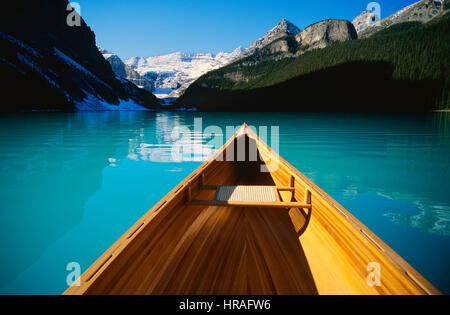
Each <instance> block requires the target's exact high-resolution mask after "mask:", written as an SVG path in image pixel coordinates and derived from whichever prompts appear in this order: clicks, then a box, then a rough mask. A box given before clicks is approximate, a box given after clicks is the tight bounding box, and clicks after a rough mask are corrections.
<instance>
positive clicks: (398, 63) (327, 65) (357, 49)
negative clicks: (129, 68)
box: [179, 14, 450, 111]
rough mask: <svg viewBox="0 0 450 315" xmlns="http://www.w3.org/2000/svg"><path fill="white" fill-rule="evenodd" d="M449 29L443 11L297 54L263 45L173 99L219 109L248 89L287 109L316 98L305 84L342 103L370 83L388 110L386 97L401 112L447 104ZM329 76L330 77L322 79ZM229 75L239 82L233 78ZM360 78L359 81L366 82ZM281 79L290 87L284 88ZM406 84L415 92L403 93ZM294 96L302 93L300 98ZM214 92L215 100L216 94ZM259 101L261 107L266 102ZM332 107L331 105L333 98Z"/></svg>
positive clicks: (449, 18)
mask: <svg viewBox="0 0 450 315" xmlns="http://www.w3.org/2000/svg"><path fill="white" fill-rule="evenodd" d="M449 30H450V15H448V14H447V15H446V16H444V17H441V18H439V19H436V20H434V21H432V22H430V23H427V24H424V25H422V24H420V23H415V22H410V23H403V24H397V25H394V26H392V27H390V28H388V29H385V30H382V31H380V32H379V33H377V34H375V35H374V36H372V37H370V38H367V39H358V40H353V41H346V42H343V43H335V44H333V45H331V46H329V47H327V48H325V49H320V50H314V51H310V52H306V53H305V54H303V55H301V56H299V57H297V58H282V59H280V58H277V56H276V55H272V56H269V55H268V52H267V50H264V49H263V50H261V51H260V52H257V53H256V54H254V55H252V56H249V57H247V58H245V59H241V60H238V61H236V62H234V63H232V64H230V65H228V66H226V67H224V68H221V69H218V70H215V71H212V72H210V73H208V74H206V75H204V76H203V77H201V78H200V79H198V80H197V81H196V82H195V83H194V84H193V85H192V86H191V87H190V88H189V89H188V90H187V91H186V93H185V95H184V96H183V97H182V98H181V99H180V100H179V103H183V104H184V105H190V106H196V107H198V108H200V109H202V110H207V108H208V107H210V106H213V107H214V106H216V105H219V104H221V105H220V106H219V107H220V108H221V109H224V108H223V107H227V108H229V107H228V106H231V107H233V105H234V104H233V105H231V104H229V105H225V104H224V99H227V100H228V101H232V102H234V103H238V104H241V105H242V106H244V103H243V101H242V100H241V99H239V98H240V97H243V98H245V99H246V100H248V95H252V97H255V96H256V98H257V99H258V100H260V99H261V97H258V96H260V95H261V96H262V95H265V96H264V97H265V98H267V97H269V98H270V99H271V101H277V99H283V101H285V102H288V103H290V105H289V108H291V109H292V108H293V109H294V110H305V108H303V106H305V105H306V101H310V100H311V98H313V99H314V98H316V96H313V95H311V89H312V90H315V91H317V92H318V91H320V90H321V89H322V90H329V91H331V90H333V91H335V93H338V94H339V95H334V96H336V99H337V100H338V101H339V102H342V103H343V104H344V103H345V101H346V97H347V96H348V98H349V100H350V99H353V97H351V96H350V95H347V94H350V93H349V92H347V91H352V90H353V91H354V90H355V89H364V90H372V91H373V90H374V89H375V88H377V89H384V90H377V91H376V92H377V93H378V94H379V95H381V96H379V97H378V98H377V101H376V102H375V103H382V102H383V99H385V100H386V101H387V103H389V105H386V106H387V107H388V108H390V109H393V108H392V107H391V106H396V105H395V104H393V103H392V102H393V100H395V101H399V102H402V104H398V103H397V104H398V106H399V108H398V110H401V111H403V110H407V109H408V106H410V107H409V108H411V109H412V110H415V111H420V110H431V109H443V108H449V107H450V97H449V91H450V89H449V87H450V62H449V57H448V55H449V51H450V33H449ZM356 64H357V65H359V66H358V67H360V68H359V69H358V68H357V67H355V65H356ZM373 64H378V65H379V66H380V69H377V68H375V67H373ZM346 65H347V66H346ZM381 65H382V66H381ZM361 69H365V71H361ZM380 71H381V72H380ZM338 72H339V75H338ZM380 73H383V75H381V74H380ZM236 74H238V75H237V76H236ZM233 75H234V76H233ZM330 75H332V77H333V78H334V81H333V80H331V79H330V78H331V77H330ZM306 76H308V77H309V79H311V78H312V77H313V78H314V80H313V81H311V80H309V81H308V80H306V81H305V77H306ZM320 76H323V77H320ZM327 76H328V77H327ZM236 77H237V78H239V79H240V80H236ZM380 80H381V81H380ZM295 81H297V82H298V83H300V82H301V83H302V85H298V86H297V85H296V84H295V83H294V82H295ZM313 82H314V84H319V85H321V86H320V89H319V87H316V86H314V85H312V83H313ZM325 82H326V83H327V84H333V85H335V86H334V87H332V88H331V89H330V87H329V86H324V85H323V84H324V83H325ZM361 82H366V83H367V85H366V88H365V86H364V85H361ZM344 84H345V85H344ZM287 85H289V87H290V88H292V89H293V90H291V91H289V90H288V89H287ZM392 87H394V88H392ZM411 88H414V89H419V91H417V90H416V91H411ZM265 89H266V90H267V89H270V90H271V91H272V93H275V94H274V95H277V97H275V96H274V95H273V96H270V95H268V94H267V93H266V92H267V91H265V92H264V90H265ZM308 89H309V91H308ZM419 92H420V93H421V94H426V97H425V96H422V97H420V96H421V95H417V94H418V93H419ZM198 93H206V94H205V95H208V96H203V97H201V98H199V97H198V95H199V94H198ZM281 93H288V94H289V95H290V97H288V96H286V95H282V96H281ZM293 93H294V94H293ZM342 93H344V94H345V95H342ZM302 94H305V98H304V101H303V102H302V101H301V100H302ZM399 94H402V97H399V96H400V95H399ZM219 96H220V98H221V100H218V99H217V97H219ZM308 96H309V99H308ZM318 97H319V98H320V97H321V96H320V95H319V96H318ZM417 97H419V98H420V100H418V99H417ZM389 99H392V101H390V100H389ZM330 100H331V101H332V100H333V97H331V98H328V97H327V98H326V100H325V99H324V100H320V99H319V100H316V104H319V105H320V106H319V108H321V109H323V110H328V109H326V106H324V105H325V104H322V103H321V102H322V101H323V102H325V101H330ZM267 102H268V101H267ZM267 102H265V103H266V105H267V106H269V107H270V105H269V104H267ZM420 102H426V103H423V104H421V103H420ZM410 103H411V105H409V104H410ZM286 106H287V105H286ZM330 106H331V105H330ZM357 106H358V105H357V104H348V107H349V108H345V109H343V110H348V109H352V110H353V109H356V108H355V107H357ZM361 106H363V105H361ZM370 106H371V107H370V108H363V107H362V108H361V109H362V110H384V109H385V108H379V107H377V105H376V104H370ZM333 108H335V109H336V110H338V109H339V107H336V104H334V105H333ZM394 109H395V108H394ZM212 110H216V109H215V108H214V109H212ZM217 110H220V109H218V108H217ZM249 110H250V111H252V110H253V109H251V108H250V109H249ZM267 110H269V108H267Z"/></svg>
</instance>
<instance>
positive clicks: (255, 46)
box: [241, 19, 301, 57]
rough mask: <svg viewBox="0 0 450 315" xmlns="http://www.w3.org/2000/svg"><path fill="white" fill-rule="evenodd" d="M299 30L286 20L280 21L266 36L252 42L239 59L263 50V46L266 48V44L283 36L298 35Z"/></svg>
mask: <svg viewBox="0 0 450 315" xmlns="http://www.w3.org/2000/svg"><path fill="white" fill-rule="evenodd" d="M300 32H301V30H300V28H298V27H297V26H296V25H295V24H293V23H291V22H289V21H288V20H286V19H282V20H281V21H280V22H278V24H277V25H275V27H273V28H272V29H271V30H269V31H268V32H267V33H266V35H264V36H263V37H261V38H259V39H257V40H256V41H254V42H253V43H252V44H251V45H250V48H248V49H247V50H246V51H245V52H244V53H243V54H242V55H241V57H245V56H249V55H251V54H253V53H255V52H256V51H257V50H259V49H261V48H263V47H264V46H267V45H268V44H270V43H272V42H273V41H275V40H277V39H279V38H282V37H285V36H291V35H297V34H298V33H300Z"/></svg>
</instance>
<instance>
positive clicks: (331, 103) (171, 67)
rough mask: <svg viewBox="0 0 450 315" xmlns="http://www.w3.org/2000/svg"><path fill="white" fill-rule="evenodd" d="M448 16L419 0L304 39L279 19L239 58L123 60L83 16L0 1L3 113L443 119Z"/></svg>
mask: <svg viewBox="0 0 450 315" xmlns="http://www.w3.org/2000/svg"><path fill="white" fill-rule="evenodd" d="M449 9H450V8H449V0H446V1H437V0H434V1H433V0H422V1H419V2H417V3H414V4H412V5H410V6H408V7H406V8H404V9H402V10H401V11H399V12H397V13H395V14H393V15H391V16H389V17H387V18H385V19H383V20H381V21H380V20H378V19H377V17H376V16H375V15H374V13H373V12H371V11H363V12H362V13H361V14H360V15H358V16H357V17H356V18H355V19H354V21H353V23H351V22H349V21H346V20H335V19H328V20H324V21H320V22H317V23H314V24H312V25H310V26H308V27H307V28H305V29H304V30H301V29H300V28H298V27H297V26H295V25H294V24H293V23H291V22H289V21H287V20H285V19H282V20H281V21H280V22H279V23H278V24H277V25H275V27H273V28H272V29H270V30H269V31H268V32H267V33H266V34H265V35H264V36H262V37H261V38H259V39H257V40H255V41H254V42H253V43H252V44H251V46H250V47H249V48H247V49H243V48H241V47H239V48H237V49H236V50H234V51H233V52H231V53H219V54H217V55H213V54H210V53H182V52H177V53H172V54H168V55H162V56H155V57H149V58H142V57H133V58H130V59H128V60H125V61H123V60H121V59H120V58H119V57H118V56H117V55H116V54H114V53H113V52H110V51H107V50H105V49H101V48H98V47H97V46H96V39H95V34H94V32H93V31H92V30H91V29H90V27H89V26H88V25H86V23H85V22H84V20H83V19H81V17H80V21H81V25H79V26H77V27H71V26H69V25H68V24H67V22H66V18H67V14H68V12H72V8H71V7H70V5H69V3H68V1H67V0H38V1H35V2H33V7H30V6H29V5H28V1H26V0H16V1H13V2H7V3H5V4H4V5H3V6H2V11H1V12H0V30H1V31H0V44H1V45H2V51H1V55H0V70H1V73H2V76H3V77H6V78H8V80H5V82H4V83H3V84H2V85H1V92H2V95H4V102H3V103H2V105H1V106H0V111H23V110H26V111H29V110H62V111H73V110H149V109H150V110H161V109H183V110H186V109H191V110H192V109H198V110H203V111H235V110H237V111H242V110H247V111H260V110H262V111H275V110H276V111H282V110H288V111H310V110H314V111H316V110H333V111H344V110H370V111H374V110H383V111H385V110H422V111H423V110H432V109H436V108H438V109H442V108H448V107H450V106H449V99H450V96H449V90H450V89H449V86H450V78H449V73H450V66H449V59H448V56H447V55H448V51H449V50H450V47H449V44H450V38H449V33H448V29H449V20H450V17H449V15H448V12H449ZM374 90H376V91H378V93H375V94H374V93H372V94H370V92H368V91H374ZM423 91H427V92H426V93H424V92H423ZM154 94H155V95H156V96H158V97H160V99H158V98H157V97H155V95H154ZM369 94H370V96H369ZM163 105H164V106H163ZM168 105H169V106H168Z"/></svg>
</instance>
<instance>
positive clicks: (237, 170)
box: [64, 124, 440, 295]
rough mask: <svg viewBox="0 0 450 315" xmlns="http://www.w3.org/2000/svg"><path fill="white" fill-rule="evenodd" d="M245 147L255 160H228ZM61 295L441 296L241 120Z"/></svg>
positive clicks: (247, 158)
mask: <svg viewBox="0 0 450 315" xmlns="http://www.w3.org/2000/svg"><path fill="white" fill-rule="evenodd" d="M243 139H244V140H243ZM242 141H244V142H242ZM239 143H241V144H242V143H245V146H246V149H247V151H251V150H252V149H254V150H257V152H258V159H257V160H256V161H255V160H254V159H250V158H249V154H247V157H246V159H244V161H232V160H233V159H230V158H229V156H230V153H229V152H232V153H231V154H235V153H233V151H236V150H234V149H236V148H237V147H238V146H239ZM225 156H228V158H225ZM218 157H223V158H222V160H224V161H220V160H221V159H220V158H218ZM230 160H231V161H230ZM241 160H242V159H241ZM252 160H253V161H252ZM276 161H278V168H273V169H272V170H270V172H261V166H262V165H264V163H266V165H270V164H271V163H273V162H276ZM224 187H227V189H228V190H227V189H225V190H224ZM230 187H231V188H230ZM233 187H234V189H236V191H237V190H240V191H241V193H242V194H241V193H240V194H237V195H238V196H234V197H231V196H228V197H227V196H226V193H227V191H230V189H231V191H233ZM238 188H239V189H238ZM271 189H272V190H271ZM219 191H222V192H221V193H219ZM272 191H274V192H275V193H272ZM267 194H268V195H270V197H267V196H266V195H267ZM219 195H224V196H225V197H223V196H221V197H219ZM274 196H275V197H274ZM220 198H221V199H220ZM224 198H225V199H224ZM226 198H228V199H226ZM232 198H234V199H232ZM267 198H268V199H267ZM273 198H275V199H273ZM219 199H220V200H219ZM371 263H376V264H378V266H379V275H380V278H379V280H380V281H379V283H375V285H374V282H373V281H372V282H368V281H367V280H368V277H369V279H372V280H373V279H376V278H373V277H372V276H373V275H372V276H371V275H370V273H371V271H373V270H372V269H371V268H372V267H373V265H370V264H371ZM371 266H372V267H371ZM374 270H375V269H374ZM369 283H370V284H371V285H369ZM376 284H378V285H379V286H377V285H376ZM64 294H69V295H72V294H75V295H84V294H156V295H161V294H176V295H178V294H193V295H212V294H214V295H272V294H286V295H297V294H314V295H315V294H327V295H328V294H333V295H334V294H337V295H342V294H345V295H349V294H364V295H366V294H370V295H372V294H375V295H377V294H408V295H409V294H440V293H439V291H438V290H437V289H436V288H434V287H433V285H431V284H430V283H429V282H428V281H427V280H426V279H424V278H423V277H422V276H421V275H420V274H419V273H418V272H417V271H416V270H414V269H413V268H412V267H411V266H410V265H409V264H408V263H406V262H405V261H404V260H403V259H402V258H401V257H400V256H398V255H397V254H396V253H395V252H394V251H393V250H392V249H391V248H389V247H388V246H387V245H386V244H385V243H384V242H383V241H382V240H380V239H379V238H378V237H377V236H376V235H374V234H373V233H372V232H371V231H370V230H369V229H368V228H367V227H365V226H364V225H363V224H362V223H361V222H359V221H358V220H357V219H356V218H355V217H354V216H352V215H351V214H350V213H349V212H348V211H347V210H345V209H344V208H343V207H342V206H341V205H340V204H338V203H337V202H336V201H335V200H333V199H332V198H331V197H330V196H329V195H327V194H326V193H325V192H324V191H322V190H321V189H320V188H319V187H318V186H316V185H315V184H314V183H313V182H311V180H309V179H308V178H306V177H305V176H304V175H303V174H302V173H300V172H299V171H298V170H296V169H295V168H294V167H293V166H291V165H290V164H289V163H288V162H286V161H285V160H284V159H282V158H281V157H280V156H279V155H278V154H277V153H275V152H272V150H271V149H270V148H269V147H268V146H267V145H266V144H265V143H263V142H262V141H261V140H260V139H259V138H258V137H257V136H256V134H255V133H254V132H253V131H252V130H251V128H249V127H248V126H247V125H246V124H244V125H243V126H242V127H241V128H240V129H239V131H238V132H237V133H236V135H235V136H234V137H232V138H231V139H230V140H228V142H227V143H226V144H225V145H224V146H223V147H222V148H221V149H220V150H219V151H218V152H217V153H216V154H215V155H214V156H212V157H211V158H210V159H209V160H208V161H206V162H205V163H204V164H202V165H201V166H200V167H199V168H198V169H197V170H196V171H195V172H194V173H192V174H191V175H190V176H189V177H187V178H186V179H185V180H184V181H183V182H181V183H180V184H179V185H178V186H177V187H175V188H174V189H173V190H172V191H171V192H170V193H169V194H168V195H167V196H166V197H165V198H163V199H162V200H161V201H160V202H158V203H157V204H156V205H155V206H154V207H153V208H152V209H151V210H150V211H149V212H148V213H147V214H146V215H144V216H143V217H142V218H141V219H140V220H139V221H138V222H137V223H136V224H135V225H134V226H132V227H131V228H130V229H129V231H128V232H127V233H125V235H123V236H122V237H121V238H120V239H119V240H118V241H117V242H116V243H115V244H114V245H113V246H112V247H111V248H110V249H108V250H107V251H106V252H105V253H104V254H103V255H102V256H101V257H100V258H99V259H98V260H97V261H96V262H95V263H94V264H93V265H92V266H91V267H90V268H89V269H88V270H87V271H86V272H85V273H84V274H83V275H82V276H81V281H80V283H79V285H78V286H76V285H73V286H72V287H70V288H69V289H67V291H66V292H65V293H64Z"/></svg>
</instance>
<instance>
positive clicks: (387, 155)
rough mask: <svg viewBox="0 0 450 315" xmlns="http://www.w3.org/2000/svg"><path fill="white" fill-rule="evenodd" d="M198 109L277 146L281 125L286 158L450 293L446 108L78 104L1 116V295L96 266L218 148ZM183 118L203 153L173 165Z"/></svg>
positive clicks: (210, 119)
mask: <svg viewBox="0 0 450 315" xmlns="http://www.w3.org/2000/svg"><path fill="white" fill-rule="evenodd" d="M196 117H201V118H202V119H203V128H206V127H207V126H209V125H216V126H219V127H221V128H223V130H224V131H225V130H226V129H225V126H240V125H241V124H242V123H243V122H247V123H248V124H249V125H254V126H269V137H268V142H269V144H271V143H270V142H271V141H270V130H271V129H270V126H279V133H280V143H279V151H280V154H281V156H283V157H284V158H285V159H286V160H288V161H289V162H290V163H292V164H293V165H294V166H295V167H297V168H298V169H299V170H300V171H301V172H303V173H304V174H305V175H307V176H308V177H310V178H311V179H312V180H313V181H314V182H316V184H318V185H319V186H320V187H322V188H323V189H324V190H325V191H326V192H328V193H329V194H330V195H331V196H332V197H334V198H335V199H336V200H337V201H339V202H340V203H341V204H342V205H343V206H344V207H346V208H347V209H348V210H349V211H350V212H352V213H353V214H354V215H355V216H356V217H357V218H358V219H360V220H361V221H362V222H363V223H364V224H365V225H367V226H368V227H369V228H370V229H371V230H372V231H374V232H375V233H376V234H377V235H378V236H379V237H380V238H382V239H383V240H384V241H385V242H386V243H387V244H388V245H390V246H391V247H392V248H393V249H394V250H395V251H397V253H398V254H400V255H401V256H402V257H403V258H405V260H407V261H408V262H409V263H410V264H411V265H412V266H413V267H414V268H416V269H417V270H418V271H419V272H420V273H422V274H423V275H424V276H425V277H426V278H427V279H428V280H429V281H430V282H432V283H433V284H434V285H435V286H436V287H437V288H438V289H440V290H441V291H442V292H444V293H447V294H448V293H450V188H449V178H450V114H448V113H436V114H429V115H417V116H410V115H361V114H297V113H283V114H281V113H280V114H276V113H270V114H263V113H258V114H250V113H248V114H247V113H240V114H239V113H236V114H204V113H134V112H118V113H113V112H99V113H89V112H80V113H75V114H41V113H39V114H37V113H36V114H20V115H4V116H0V253H1V254H0V255H1V257H0V267H1V269H0V294H11V293H13V294H25V293H31V294H60V293H62V292H64V291H65V289H66V288H67V284H66V277H67V275H68V274H69V271H67V270H66V268H67V265H68V264H69V263H70V262H77V263H79V264H80V265H81V268H82V271H84V270H85V269H86V268H88V267H89V266H90V265H91V264H92V263H93V262H94V261H95V260H96V259H97V258H98V257H99V256H100V255H101V254H102V253H103V252H104V251H105V250H106V249H108V248H109V246H110V245H112V243H114V242H115V241H116V240H117V239H118V238H119V237H120V236H121V235H122V234H123V233H124V232H126V231H127V230H128V228H129V227H130V226H131V225H132V224H133V223H135V222H136V221H137V220H138V219H139V218H140V217H141V216H142V215H144V214H145V213H146V212H147V211H148V210H149V209H150V208H151V207H152V206H153V205H154V204H155V203H156V202H158V201H159V200H160V199H161V198H162V197H164V196H165V195H166V194H167V193H168V192H169V191H170V190H171V189H172V188H173V187H174V186H175V185H177V184H178V183H179V182H180V181H181V180H183V179H184V178H185V177H186V176H187V175H189V174H190V173H191V172H192V171H193V170H195V169H196V168H197V167H198V166H199V165H200V164H201V161H200V160H201V158H204V157H206V156H208V155H210V154H211V153H212V152H213V151H214V147H211V145H210V144H209V143H210V140H211V136H212V135H208V134H206V135H205V134H202V133H201V132H197V131H195V130H194V129H193V123H194V118H196ZM176 126H180V127H187V128H189V129H190V130H191V131H189V130H185V131H184V133H182V134H181V135H182V136H184V139H185V140H186V139H187V140H193V143H194V147H195V148H196V150H195V154H194V155H192V156H193V157H194V160H196V161H184V162H176V161H173V154H172V152H173V150H172V149H173V147H174V145H175V144H176V143H179V142H178V141H177V139H178V138H177V137H176V135H175V134H174V133H173V130H174V127H176ZM224 133H225V132H224ZM224 140H226V139H225V137H224ZM198 149H201V152H200V153H198V152H199V150H198Z"/></svg>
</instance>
